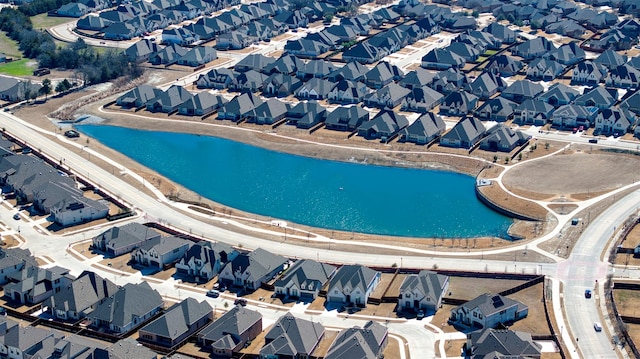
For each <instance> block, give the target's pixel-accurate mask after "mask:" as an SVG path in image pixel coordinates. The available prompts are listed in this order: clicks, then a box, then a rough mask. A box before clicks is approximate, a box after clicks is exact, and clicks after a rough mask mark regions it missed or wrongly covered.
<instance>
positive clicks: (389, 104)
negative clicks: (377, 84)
mask: <svg viewBox="0 0 640 359" xmlns="http://www.w3.org/2000/svg"><path fill="white" fill-rule="evenodd" d="M409 93H411V90H409V89H407V88H404V87H402V86H400V85H398V84H396V83H390V84H388V85H386V86H384V87H382V88H381V89H379V90H377V91H376V92H373V93H371V94H369V95H367V96H366V97H365V99H364V104H365V106H368V107H378V108H389V109H392V108H394V107H396V106H398V105H400V103H402V100H404V98H405V97H406V96H407V95H408V94H409Z"/></svg>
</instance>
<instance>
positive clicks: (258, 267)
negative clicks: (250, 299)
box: [218, 248, 287, 291]
mask: <svg viewBox="0 0 640 359" xmlns="http://www.w3.org/2000/svg"><path fill="white" fill-rule="evenodd" d="M285 263H287V259H286V258H284V257H283V256H280V255H276V254H273V253H271V252H267V251H265V250H264V249H262V248H257V249H255V250H254V251H252V252H249V253H242V254H239V255H238V256H237V257H236V258H234V259H233V260H232V261H230V262H228V263H227V264H225V266H224V267H223V268H222V269H221V270H220V274H219V277H218V280H219V281H221V282H224V283H228V284H229V285H233V286H237V287H242V288H244V289H245V290H251V291H253V290H256V289H258V288H260V286H261V285H262V283H266V282H268V281H270V280H271V279H272V278H273V277H274V276H275V275H276V274H278V272H280V271H282V270H283V269H284V264H285Z"/></svg>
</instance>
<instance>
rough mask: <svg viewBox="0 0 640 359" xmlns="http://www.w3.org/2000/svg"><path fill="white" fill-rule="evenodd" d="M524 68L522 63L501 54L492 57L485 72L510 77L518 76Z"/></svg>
mask: <svg viewBox="0 0 640 359" xmlns="http://www.w3.org/2000/svg"><path fill="white" fill-rule="evenodd" d="M522 68H524V63H523V62H522V61H520V60H518V59H516V58H514V57H512V56H509V55H504V54H500V55H494V56H492V57H491V59H490V60H489V62H488V63H487V65H486V66H485V71H487V72H491V73H494V74H499V75H500V76H504V77H509V76H514V75H515V74H517V73H518V72H519V71H520V70H522Z"/></svg>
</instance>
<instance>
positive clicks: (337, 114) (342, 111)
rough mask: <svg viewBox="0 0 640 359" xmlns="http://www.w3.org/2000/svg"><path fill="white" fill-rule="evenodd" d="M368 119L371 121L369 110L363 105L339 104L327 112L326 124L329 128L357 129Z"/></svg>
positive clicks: (337, 129) (336, 129)
mask: <svg viewBox="0 0 640 359" xmlns="http://www.w3.org/2000/svg"><path fill="white" fill-rule="evenodd" d="M367 121H369V111H367V110H365V109H363V108H362V107H361V106H350V107H346V106H339V107H338V108H336V109H335V110H333V111H331V112H329V113H328V114H327V119H326V120H325V122H324V124H325V127H326V128H327V129H329V130H335V131H355V130H356V129H357V128H358V127H360V125H362V123H364V122H367Z"/></svg>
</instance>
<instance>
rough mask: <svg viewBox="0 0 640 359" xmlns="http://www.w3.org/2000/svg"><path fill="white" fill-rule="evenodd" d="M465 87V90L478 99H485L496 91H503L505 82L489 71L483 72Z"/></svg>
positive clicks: (505, 85)
mask: <svg viewBox="0 0 640 359" xmlns="http://www.w3.org/2000/svg"><path fill="white" fill-rule="evenodd" d="M465 87H466V90H467V92H469V93H471V94H473V95H475V96H477V97H478V98H479V99H482V100H486V99H488V98H490V97H492V96H493V95H495V94H496V93H498V91H503V90H504V89H505V88H506V87H507V83H506V82H505V81H504V80H503V79H502V78H501V77H500V76H498V75H494V74H493V73H491V72H483V73H482V74H481V75H480V76H478V77H477V78H476V79H475V80H473V82H471V83H470V84H467V86H465Z"/></svg>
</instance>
